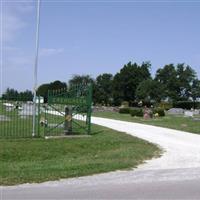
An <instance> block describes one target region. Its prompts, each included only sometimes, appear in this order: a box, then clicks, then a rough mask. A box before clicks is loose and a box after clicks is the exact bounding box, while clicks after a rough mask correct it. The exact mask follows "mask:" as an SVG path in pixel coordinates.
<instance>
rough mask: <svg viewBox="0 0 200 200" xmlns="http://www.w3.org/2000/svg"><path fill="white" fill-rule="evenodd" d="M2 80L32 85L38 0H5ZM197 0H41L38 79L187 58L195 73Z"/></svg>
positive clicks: (199, 39) (199, 61) (199, 48)
mask: <svg viewBox="0 0 200 200" xmlns="http://www.w3.org/2000/svg"><path fill="white" fill-rule="evenodd" d="M1 6H2V9H1V10H2V13H1V16H2V19H1V28H2V29H1V33H2V37H1V38H2V39H1V49H2V52H3V55H2V66H1V67H2V70H1V71H2V72H3V73H2V74H1V88H3V90H5V88H7V87H11V88H16V89H18V90H25V89H32V88H33V66H34V52H35V30H36V1H24V0H23V1H17V0H16V1H8V0H6V1H5V0H3V2H2V3H1ZM199 20H200V1H199V2H198V1H175V2H174V1H140V2H139V1H120V2H119V1H109V2H108V1H100V0H99V1H96V2H95V1H93V2H91V1H73V2H72V1H64V0H63V1H45V0H42V2H41V23H40V50H39V65H38V67H39V70H38V83H39V84H41V83H46V82H50V81H54V80H61V81H67V80H69V79H70V78H71V77H72V76H73V75H74V74H90V75H91V76H93V77H94V78H95V77H96V76H97V75H99V74H101V73H112V74H115V73H116V72H118V71H119V70H120V69H121V68H122V67H123V65H124V64H126V63H128V62H129V61H132V62H137V63H141V62H143V61H151V63H152V68H151V72H152V74H155V72H156V70H157V69H158V68H160V67H163V66H164V65H165V64H169V63H175V64H177V63H186V64H188V65H190V66H191V67H193V68H194V69H195V70H196V72H197V74H198V77H199V78H200V26H199Z"/></svg>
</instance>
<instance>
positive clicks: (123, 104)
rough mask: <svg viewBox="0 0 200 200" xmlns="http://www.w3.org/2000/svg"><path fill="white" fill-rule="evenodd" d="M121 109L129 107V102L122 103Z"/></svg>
mask: <svg viewBox="0 0 200 200" xmlns="http://www.w3.org/2000/svg"><path fill="white" fill-rule="evenodd" d="M121 107H123V108H128V107H129V102H128V101H122V103H121Z"/></svg>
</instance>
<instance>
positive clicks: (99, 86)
mask: <svg viewBox="0 0 200 200" xmlns="http://www.w3.org/2000/svg"><path fill="white" fill-rule="evenodd" d="M112 81H113V75H112V74H107V73H104V74H101V75H99V76H97V78H96V84H95V87H94V92H95V93H94V98H95V99H94V100H95V102H96V103H100V104H105V105H108V104H112Z"/></svg>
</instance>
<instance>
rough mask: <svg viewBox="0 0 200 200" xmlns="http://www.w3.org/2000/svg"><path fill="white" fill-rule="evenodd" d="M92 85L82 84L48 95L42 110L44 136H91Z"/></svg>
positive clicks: (41, 130)
mask: <svg viewBox="0 0 200 200" xmlns="http://www.w3.org/2000/svg"><path fill="white" fill-rule="evenodd" d="M91 106H92V85H91V84H82V85H76V86H71V87H70V89H69V90H67V89H66V88H64V89H61V90H53V91H49V93H48V103H47V104H46V105H43V106H41V108H40V110H41V111H40V113H41V114H40V132H41V133H42V135H44V136H62V135H77V134H90V132H91Z"/></svg>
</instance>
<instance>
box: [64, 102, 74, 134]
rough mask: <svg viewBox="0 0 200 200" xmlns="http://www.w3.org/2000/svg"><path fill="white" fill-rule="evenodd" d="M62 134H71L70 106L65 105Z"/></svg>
mask: <svg viewBox="0 0 200 200" xmlns="http://www.w3.org/2000/svg"><path fill="white" fill-rule="evenodd" d="M64 134H65V135H71V134H72V107H67V106H66V107H65V122H64Z"/></svg>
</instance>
